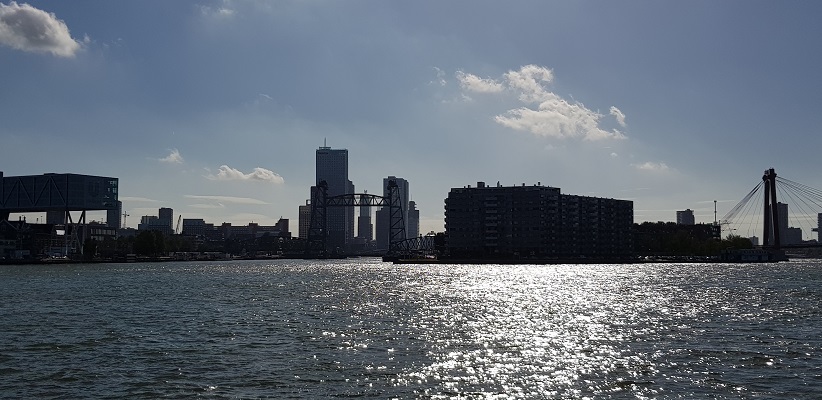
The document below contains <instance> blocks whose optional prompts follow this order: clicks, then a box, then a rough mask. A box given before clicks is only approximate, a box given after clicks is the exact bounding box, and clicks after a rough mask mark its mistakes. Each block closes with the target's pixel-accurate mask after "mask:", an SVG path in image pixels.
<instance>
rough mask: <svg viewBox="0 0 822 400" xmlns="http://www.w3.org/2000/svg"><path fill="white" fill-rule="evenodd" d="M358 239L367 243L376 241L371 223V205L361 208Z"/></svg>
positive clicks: (358, 219) (358, 218)
mask: <svg viewBox="0 0 822 400" xmlns="http://www.w3.org/2000/svg"><path fill="white" fill-rule="evenodd" d="M366 193H367V192H366ZM357 238H358V239H360V241H361V242H365V243H368V242H371V241H373V240H374V225H373V224H372V223H371V206H369V205H362V206H360V215H359V216H358V217H357Z"/></svg>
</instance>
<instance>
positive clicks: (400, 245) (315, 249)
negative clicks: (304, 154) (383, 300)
mask: <svg viewBox="0 0 822 400" xmlns="http://www.w3.org/2000/svg"><path fill="white" fill-rule="evenodd" d="M311 189H312V190H311V218H310V223H309V228H308V237H307V241H306V246H305V257H306V258H326V257H328V256H329V252H328V247H327V241H328V240H327V239H328V229H327V223H328V221H327V213H326V212H327V211H328V208H330V207H360V206H376V207H388V210H389V212H388V215H389V221H390V222H389V224H388V238H389V245H388V254H387V256H389V257H397V258H399V257H402V256H404V255H408V254H409V253H411V252H412V251H414V250H421V249H426V248H428V249H430V248H433V241H432V240H431V239H430V238H425V237H420V238H410V239H406V237H405V219H404V213H403V207H402V204H403V199H401V198H400V197H401V196H400V190H399V187H398V186H397V182H396V181H395V180H393V179H392V180H390V181H388V187H386V191H387V193H388V196H377V195H373V194H368V193H349V194H342V195H338V196H328V183H327V182H326V181H320V183H318V184H317V186H315V187H312V188H311Z"/></svg>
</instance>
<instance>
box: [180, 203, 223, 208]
mask: <svg viewBox="0 0 822 400" xmlns="http://www.w3.org/2000/svg"><path fill="white" fill-rule="evenodd" d="M189 207H191V208H206V209H215V208H225V204H223V203H217V204H202V203H197V204H189Z"/></svg>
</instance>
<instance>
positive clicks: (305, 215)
mask: <svg viewBox="0 0 822 400" xmlns="http://www.w3.org/2000/svg"><path fill="white" fill-rule="evenodd" d="M299 213H300V214H299V221H298V224H299V227H298V234H299V237H300V239H308V229H310V227H311V200H306V201H305V205H301V206H300V210H299Z"/></svg>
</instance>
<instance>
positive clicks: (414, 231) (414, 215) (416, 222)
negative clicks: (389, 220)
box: [405, 200, 420, 238]
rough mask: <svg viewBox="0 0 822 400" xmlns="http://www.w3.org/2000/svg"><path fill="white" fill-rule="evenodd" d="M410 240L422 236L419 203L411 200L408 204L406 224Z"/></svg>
mask: <svg viewBox="0 0 822 400" xmlns="http://www.w3.org/2000/svg"><path fill="white" fill-rule="evenodd" d="M405 227H406V230H407V231H408V234H407V235H406V236H407V237H408V238H415V237H419V236H420V210H417V202H415V201H414V200H411V201H409V202H408V220H406V222H405Z"/></svg>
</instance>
